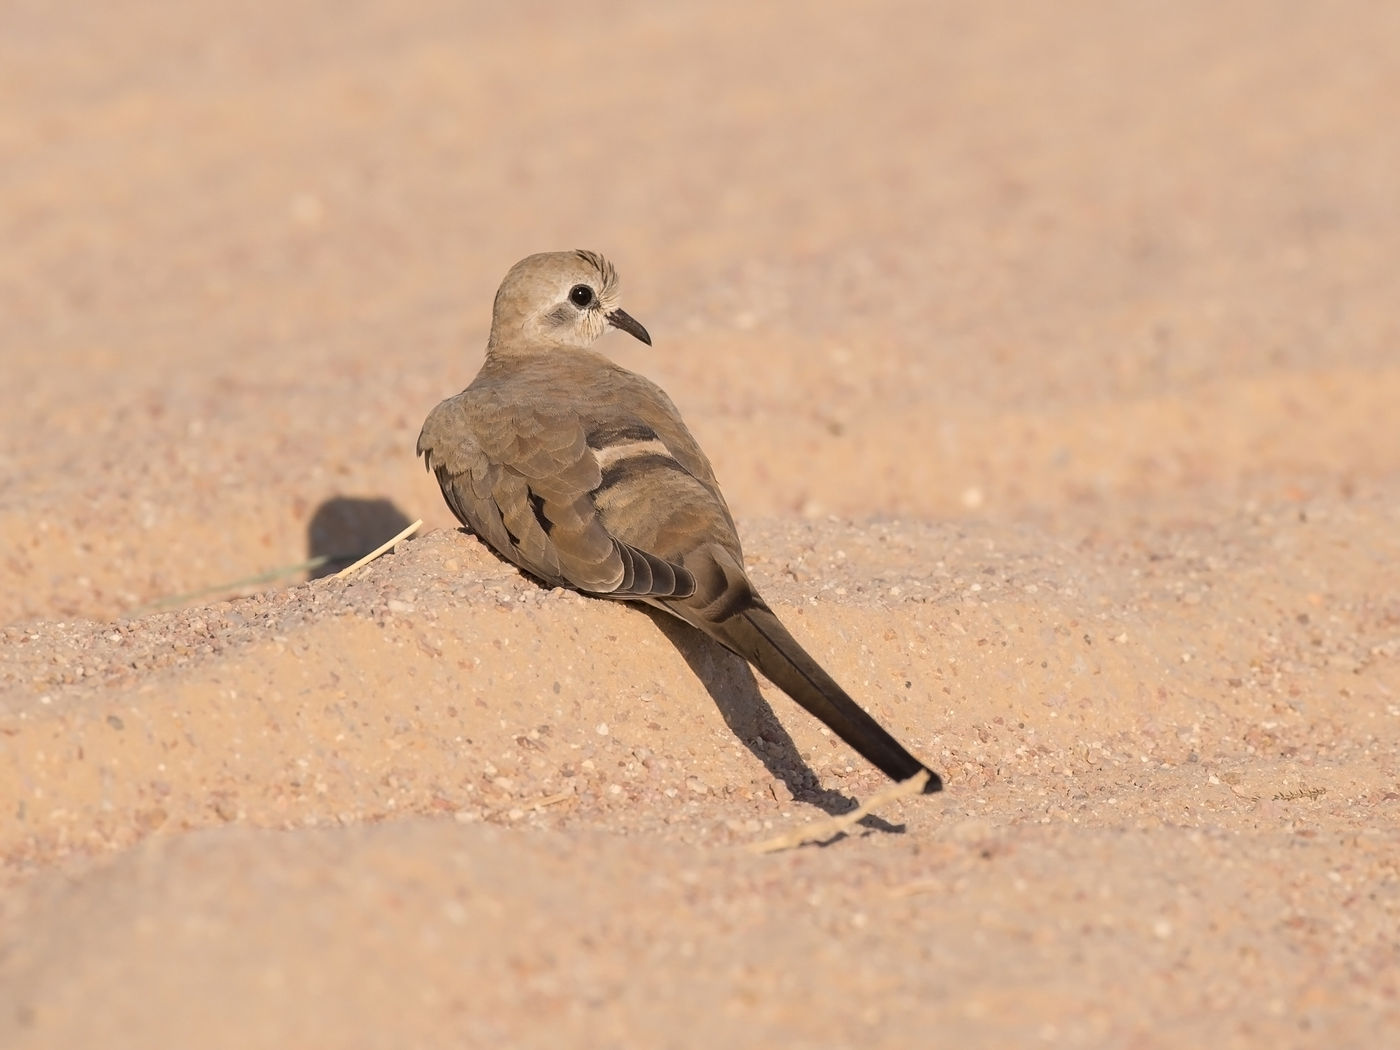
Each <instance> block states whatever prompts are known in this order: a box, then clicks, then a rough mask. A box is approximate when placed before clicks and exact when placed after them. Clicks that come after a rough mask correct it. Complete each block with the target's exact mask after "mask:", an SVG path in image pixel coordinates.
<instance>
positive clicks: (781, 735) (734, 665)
mask: <svg viewBox="0 0 1400 1050" xmlns="http://www.w3.org/2000/svg"><path fill="white" fill-rule="evenodd" d="M457 531H458V532H460V533H461V534H462V535H463V536H470V537H472V538H473V539H476V538H477V537H476V534H475V533H474V532H472V531H471V530H470V529H468V528H459V529H458V530H457ZM482 546H483V547H485V548H486V549H487V550H488V551H490V552H491V554H492V555H494V556H495V557H496V559H497V560H498V561H500V562H501V563H502V564H504V565H510V566H511V567H512V568H515V569H517V571H521V575H523V576H524V577H525V579H527V580H529V581H530V582H531V583H533V584H535V585H536V586H537V587H539V588H541V589H542V590H549V589H550V586H551V585H550V584H548V583H546V582H544V581H543V580H540V579H538V578H537V577H535V576H533V575H531V574H530V573H528V572H524V571H522V570H519V567H518V566H515V565H514V564H513V563H512V562H511V561H510V560H509V559H508V558H506V557H504V556H502V555H501V553H500V552H499V551H497V550H496V549H495V548H493V547H492V546H491V545H490V544H488V543H484V542H483V543H482ZM627 604H628V605H632V606H633V608H635V609H637V610H638V611H640V612H643V613H645V614H646V615H647V616H650V617H651V620H652V622H653V623H654V624H656V627H657V629H658V630H659V631H660V632H661V633H662V634H664V635H665V636H666V639H667V641H669V642H670V643H671V644H672V645H674V646H675V647H676V652H678V653H680V654H681V658H682V659H683V660H685V662H686V664H687V665H688V666H689V667H690V669H691V670H692V671H693V672H695V677H696V678H698V679H700V683H701V684H702V685H703V686H704V687H705V691H706V692H708V693H709V694H710V698H711V699H712V700H714V702H715V706H716V707H717V708H719V713H720V717H721V718H723V719H724V724H725V725H727V726H728V727H729V729H730V731H731V732H732V733H733V734H734V735H735V736H736V737H738V739H739V742H740V743H742V744H743V745H744V746H745V747H746V748H748V749H749V751H750V752H751V753H752V754H753V756H754V757H755V758H757V759H758V760H759V761H760V762H762V763H763V767H764V768H765V769H766V770H768V773H769V775H770V776H772V777H773V778H774V779H776V780H780V781H782V783H783V785H784V786H785V787H786V788H787V789H788V791H789V792H790V793H791V794H792V797H793V798H794V799H796V800H797V801H799V802H805V803H808V804H810V805H813V806H816V807H817V808H818V809H820V810H822V811H823V812H824V813H826V814H828V815H830V816H833V817H838V816H840V815H841V814H843V813H849V812H850V811H851V810H853V809H855V808H856V807H857V806H858V805H859V803H858V802H857V801H856V800H855V799H853V798H851V797H850V796H849V795H843V794H842V793H841V792H839V791H833V790H831V789H830V788H824V787H822V786H821V783H820V781H819V780H818V779H817V775H816V773H814V772H813V771H812V768H811V767H810V766H809V765H807V763H806V761H805V760H804V759H803V758H802V755H801V753H800V752H799V751H798V750H797V744H795V743H794V742H793V739H792V737H791V736H789V735H788V731H787V730H786V729H784V728H783V724H782V723H781V722H779V721H778V716H777V715H776V714H775V713H774V711H773V707H772V705H770V704H769V703H768V701H767V700H765V699H764V698H763V694H762V693H761V692H759V689H758V680H757V679H756V678H754V675H753V669H752V668H751V667H750V666H749V663H748V661H747V660H745V659H744V658H743V657H741V656H736V655H735V654H733V653H731V652H730V651H729V650H728V649H726V648H725V647H724V646H722V645H720V644H719V643H718V642H716V641H714V640H713V639H711V638H708V637H706V636H705V635H703V634H701V633H700V632H699V631H697V630H696V629H695V628H694V627H691V626H690V625H689V624H687V623H684V622H682V621H681V620H678V619H676V618H675V617H674V616H671V615H670V614H669V613H665V612H662V611H661V610H660V609H655V608H652V607H651V606H649V605H642V604H640V603H635V604H634V603H632V602H628V603H627ZM857 823H858V824H860V825H861V826H862V827H864V828H868V829H870V830H871V831H882V832H886V833H889V834H896V835H902V834H904V830H905V829H904V825H903V824H891V823H890V822H889V821H887V820H884V819H883V818H881V817H878V816H876V815H875V814H873V813H869V814H866V815H865V816H863V817H861V818H860V820H859V821H857ZM844 837H845V836H844V835H838V836H836V838H834V839H832V840H831V841H830V842H825V843H821V845H830V844H831V843H833V842H836V841H839V839H841V838H844Z"/></svg>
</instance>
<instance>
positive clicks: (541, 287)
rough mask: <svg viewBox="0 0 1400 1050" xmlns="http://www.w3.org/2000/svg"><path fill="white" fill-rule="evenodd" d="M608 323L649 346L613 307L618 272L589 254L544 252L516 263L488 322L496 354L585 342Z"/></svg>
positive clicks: (647, 339)
mask: <svg viewBox="0 0 1400 1050" xmlns="http://www.w3.org/2000/svg"><path fill="white" fill-rule="evenodd" d="M609 325H611V326H612V327H614V328H620V329H621V330H622V331H624V332H627V333H629V334H631V335H634V336H636V337H637V338H638V339H640V340H641V341H642V342H644V343H647V344H648V345H650V343H651V337H650V336H649V335H648V334H647V331H646V329H645V328H643V327H642V326H641V325H640V324H638V323H637V322H636V321H635V320H633V319H632V318H631V317H630V316H629V315H628V314H627V313H626V312H625V311H624V310H623V309H622V308H621V307H620V306H619V305H618V280H617V271H616V270H615V269H614V268H613V266H612V264H611V263H609V262H608V261H607V260H606V259H604V258H603V257H602V256H601V255H598V254H596V253H594V252H584V251H579V252H549V253H544V254H540V255H531V256H529V257H528V258H525V259H522V260H521V261H520V262H518V263H516V264H515V265H514V266H513V267H511V270H510V272H509V273H508V274H506V278H505V280H504V281H502V282H501V287H500V290H499V291H498V292H497V293H496V305H495V310H494V313H493V316H492V323H491V346H492V348H493V349H494V350H496V351H497V352H510V351H511V350H520V349H540V348H547V347H577V348H583V347H587V346H590V345H591V344H592V343H593V342H594V340H596V339H597V338H598V337H599V336H600V335H602V334H603V331H604V330H605V329H606V328H607V327H608V326H609Z"/></svg>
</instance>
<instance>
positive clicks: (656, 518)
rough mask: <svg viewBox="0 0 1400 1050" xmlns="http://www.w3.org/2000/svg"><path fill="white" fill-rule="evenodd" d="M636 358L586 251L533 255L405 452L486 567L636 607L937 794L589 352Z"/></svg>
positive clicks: (596, 259) (672, 432)
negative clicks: (426, 473)
mask: <svg viewBox="0 0 1400 1050" xmlns="http://www.w3.org/2000/svg"><path fill="white" fill-rule="evenodd" d="M609 328H615V329H618V330H620V331H623V332H626V333H628V334H629V335H632V336H635V337H636V338H637V339H640V340H641V341H642V342H643V343H645V344H647V345H648V346H650V345H651V336H650V335H649V334H648V333H647V330H646V329H645V328H644V327H642V325H641V324H640V323H638V322H637V321H636V320H635V319H633V318H632V316H631V315H629V314H628V313H627V312H626V311H625V310H623V309H622V307H621V306H620V305H619V281H618V274H617V270H616V268H615V267H614V266H613V265H612V263H610V262H609V261H608V260H607V259H605V258H604V257H603V256H601V255H599V254H598V253H596V252H592V251H582V250H580V251H572V252H548V253H541V254H538V255H531V256H528V257H527V258H525V259H522V260H521V261H520V262H518V263H516V264H515V265H514V266H513V267H511V269H510V271H509V272H508V273H507V274H506V276H505V280H503V281H502V282H501V286H500V289H499V290H498V291H497V292H496V299H495V304H494V308H493V310H492V316H491V334H490V337H489V339H488V341H487V344H486V355H485V360H484V361H483V363H482V366H481V370H480V371H479V372H478V373H477V376H476V378H475V379H473V380H472V382H471V385H470V386H468V387H467V388H466V389H465V390H463V391H462V392H461V393H460V394H457V395H456V396H454V397H449V398H447V399H446V400H445V401H443V402H442V403H441V404H439V405H438V406H437V407H436V408H434V409H433V410H432V412H430V413H429V415H428V418H427V420H426V421H425V422H424V424H423V430H422V433H421V434H420V435H419V437H418V454H419V455H421V456H422V457H423V460H424V463H425V465H426V466H427V468H428V469H429V470H431V471H432V472H433V473H434V474H435V475H436V476H437V481H438V484H439V486H440V487H441V489H442V494H443V496H444V498H445V499H446V501H447V505H448V506H449V507H450V508H451V510H452V512H453V513H454V514H455V515H456V516H457V519H458V520H459V521H461V522H462V524H464V525H465V526H467V528H468V529H470V530H471V532H473V533H474V534H475V535H476V536H477V537H479V538H480V539H481V540H482V541H484V542H485V543H486V544H487V545H488V546H490V547H491V548H492V549H493V550H494V551H495V552H496V553H497V554H499V555H500V556H501V557H503V558H505V559H507V560H508V561H510V562H513V563H514V564H515V565H516V566H518V567H519V568H521V569H523V570H524V571H525V572H526V573H528V574H529V575H531V576H533V577H535V578H537V579H539V580H541V581H543V582H544V583H547V584H550V585H551V586H556V587H568V588H572V589H574V590H577V591H580V592H582V593H584V594H587V595H593V596H596V597H600V598H612V599H618V600H625V601H634V602H644V603H646V604H648V605H651V606H654V607H655V608H657V609H660V610H662V611H664V612H666V613H669V614H670V615H672V616H674V617H677V618H678V619H680V620H682V621H684V622H685V623H687V624H689V625H690V626H692V627H694V628H695V629H697V630H699V631H701V632H703V633H704V634H706V635H708V636H709V637H710V638H713V639H714V640H715V641H716V642H718V643H719V644H720V645H722V646H724V647H725V648H726V649H728V650H729V651H731V652H733V653H736V654H738V655H739V656H741V657H743V658H744V659H745V660H747V661H748V662H749V663H751V664H752V665H753V666H754V667H756V668H757V669H758V670H759V671H760V672H761V673H762V674H763V675H764V676H765V677H766V678H767V679H768V680H769V681H771V682H772V683H773V684H774V685H776V686H778V687H779V688H780V689H782V690H783V691H784V692H785V693H787V694H788V696H790V697H791V698H792V699H793V700H795V701H796V702H797V703H798V704H800V705H801V706H802V707H803V708H805V709H806V710H807V711H808V712H809V713H811V714H812V715H814V716H815V717H816V718H818V719H820V720H821V722H823V723H824V724H825V725H826V726H827V727H828V728H829V729H830V730H831V731H832V732H833V733H835V734H836V735H837V736H838V737H840V738H841V739H842V740H843V741H845V742H846V743H847V744H848V745H850V747H852V748H853V749H854V750H855V751H857V752H858V753H859V754H860V755H862V756H863V757H864V758H865V759H866V760H867V761H868V762H870V763H871V764H872V765H874V766H875V767H876V768H877V769H879V770H880V771H881V772H883V773H884V774H885V775H886V776H888V777H890V778H891V779H893V780H897V781H905V780H908V779H909V778H911V777H914V776H918V775H920V774H927V779H926V781H925V782H924V786H923V791H924V792H925V793H929V792H933V791H938V790H940V789H941V788H942V781H941V779H940V778H939V776H938V775H937V774H936V773H934V772H933V771H932V770H929V769H928V768H927V767H926V766H925V765H924V764H923V763H922V762H920V761H919V760H918V759H917V758H915V757H914V756H913V755H912V754H910V753H909V751H908V750H906V749H905V748H904V746H903V745H902V744H900V743H899V742H898V741H897V740H896V739H895V738H894V737H893V736H891V735H890V733H889V732H887V731H886V730H885V729H884V728H883V727H882V726H881V725H880V723H879V722H878V721H876V720H875V718H873V717H872V716H871V715H870V714H869V713H868V712H866V711H865V709H864V708H862V707H861V706H860V705H859V704H858V703H857V702H856V701H855V700H853V699H852V698H851V697H850V695H849V694H847V692H846V691H845V690H844V689H842V688H841V686H840V685H838V684H837V683H836V681H835V680H834V679H833V678H832V677H831V676H830V675H829V674H827V672H826V671H825V670H823V668H822V667H821V665H820V664H819V663H818V662H817V661H816V660H815V659H814V658H813V657H812V656H811V655H810V654H808V652H807V651H806V650H805V649H803V647H802V646H801V645H800V644H798V642H797V640H796V639H795V638H794V637H793V636H792V634H791V633H790V632H789V631H788V629H787V628H786V627H785V626H784V625H783V623H782V621H781V620H779V619H778V617H777V615H776V614H775V613H774V612H773V610H772V609H771V608H770V607H769V606H768V604H767V603H766V602H765V601H764V600H763V598H762V597H761V596H760V595H759V593H758V591H757V590H756V589H755V588H754V585H753V583H752V582H751V581H750V580H749V577H748V574H747V573H746V572H745V569H744V556H743V551H742V549H741V546H740V542H739V534H738V531H737V530H736V528H735V526H734V519H733V517H732V516H731V514H730V511H729V507H728V505H727V504H726V502H725V499H724V495H723V494H722V493H721V492H720V488H719V484H718V482H717V481H716V480H715V474H714V471H713V469H712V468H711V466H710V461H709V460H708V459H707V458H706V456H705V453H704V452H703V451H702V450H701V449H700V446H699V445H698V444H697V443H696V440H695V438H694V437H693V436H692V435H691V433H690V430H689V429H688V428H687V427H686V425H685V423H684V421H683V420H682V419H681V415H680V413H679V412H678V411H677V410H676V406H675V405H674V404H673V403H672V401H671V399H670V398H669V397H667V395H666V394H665V393H664V392H663V391H662V390H661V388H660V387H658V386H657V385H656V384H655V383H653V382H651V381H650V380H649V379H646V378H644V377H643V376H641V375H638V374H637V373H635V372H632V371H629V370H628V369H625V368H622V367H621V366H619V365H617V364H616V363H614V362H613V361H611V360H609V359H608V358H607V357H605V356H603V355H602V354H600V353H598V352H596V351H594V350H592V349H591V347H592V345H593V343H594V342H595V341H596V340H597V339H598V337H599V336H601V335H602V334H603V333H604V332H605V331H607V330H608V329H609Z"/></svg>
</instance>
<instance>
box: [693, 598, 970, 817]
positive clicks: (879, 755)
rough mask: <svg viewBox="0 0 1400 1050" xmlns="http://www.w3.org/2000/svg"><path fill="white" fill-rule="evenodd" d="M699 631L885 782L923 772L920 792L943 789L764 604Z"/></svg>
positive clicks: (708, 625) (907, 777) (936, 779)
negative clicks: (799, 707)
mask: <svg viewBox="0 0 1400 1050" xmlns="http://www.w3.org/2000/svg"><path fill="white" fill-rule="evenodd" d="M692 622H694V621H692ZM696 626H702V625H701V624H698V623H697V624H696ZM702 629H703V630H705V631H706V633H708V634H710V635H711V636H713V637H714V639H715V640H716V641H718V642H719V643H720V644H722V645H723V646H724V647H725V648H727V649H729V650H731V651H733V652H735V653H737V654H738V655H740V656H742V657H743V658H744V659H745V660H748V661H749V662H750V663H751V664H753V665H754V666H755V667H757V668H758V669H759V670H760V671H762V672H763V674H764V676H765V677H766V678H767V679H768V680H769V681H770V682H772V683H773V684H774V685H776V686H777V687H778V688H780V689H781V690H782V691H783V692H785V693H787V695H788V696H790V697H792V698H793V699H794V700H796V701H797V702H798V703H799V704H801V705H802V706H803V707H805V708H806V709H807V710H808V711H809V712H811V713H812V714H813V715H815V716H816V717H817V718H819V719H821V720H822V722H823V723H825V724H826V725H827V727H828V728H830V729H831V731H832V732H833V733H835V734H836V735H837V736H839V737H840V738H841V739H842V740H844V741H845V742H846V743H848V744H850V745H851V747H853V748H855V750H856V751H858V752H860V754H861V755H863V756H864V757H865V758H866V760H867V761H869V762H870V763H871V765H873V766H875V767H876V768H877V769H879V770H880V772H882V773H884V774H885V775H886V776H887V777H889V778H890V779H892V780H907V779H909V778H910V777H912V776H913V775H914V774H916V773H918V772H920V771H922V770H926V771H927V772H928V775H929V778H928V783H927V784H926V785H925V787H924V794H929V793H930V792H934V791H941V790H942V789H943V781H942V779H941V778H940V777H939V776H938V774H937V773H935V772H933V770H931V769H929V768H928V767H927V766H925V765H924V764H923V763H922V762H920V761H919V760H918V759H917V758H915V757H914V756H913V755H911V754H910V753H909V752H908V751H906V750H905V749H904V747H903V745H901V744H900V743H899V741H897V740H896V739H895V738H894V737H892V736H890V734H889V733H888V732H886V731H885V729H884V727H883V726H881V725H880V723H879V722H877V721H875V719H874V718H872V717H871V716H870V715H869V714H867V713H866V711H865V709H864V708H862V707H861V706H860V705H859V704H858V703H856V702H855V701H854V700H852V699H851V697H850V696H849V695H848V694H847V693H846V691H845V690H844V689H842V688H841V687H840V686H839V685H837V684H836V681H835V680H834V679H833V678H832V677H831V675H829V674H827V673H826V672H825V671H824V670H822V668H821V665H820V664H818V663H817V662H816V661H815V660H813V659H812V658H811V656H809V655H808V654H807V651H806V650H805V649H803V648H802V646H800V645H799V644H797V639H795V638H793V636H792V635H791V634H789V633H788V629H787V628H786V627H784V626H783V623H782V621H781V620H779V619H778V618H777V616H775V615H774V614H773V611H772V610H771V609H769V608H768V607H767V606H766V605H763V604H759V605H755V606H752V607H750V608H748V609H746V610H745V611H743V612H741V613H737V614H735V615H733V616H730V617H728V618H727V619H725V620H722V621H720V622H719V623H705V624H704V625H703V626H702Z"/></svg>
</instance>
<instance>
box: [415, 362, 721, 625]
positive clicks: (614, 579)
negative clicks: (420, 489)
mask: <svg viewBox="0 0 1400 1050" xmlns="http://www.w3.org/2000/svg"><path fill="white" fill-rule="evenodd" d="M624 437H625V435H624ZM418 452H419V454H420V455H422V456H424V458H425V460H426V462H427V465H428V467H429V469H431V470H433V471H434V472H435V473H436V475H437V479H438V484H439V485H440V486H441V488H442V492H443V496H444V497H445V498H446V500H447V503H448V506H450V507H451V508H452V511H453V513H455V514H456V515H457V518H458V519H459V520H460V521H462V522H463V523H464V524H465V525H467V526H468V527H470V528H471V529H472V530H473V531H474V532H476V533H477V535H479V536H480V537H481V538H482V539H483V540H485V541H486V542H487V543H488V544H489V545H490V546H491V547H493V548H494V549H495V550H496V551H497V552H498V553H500V554H502V555H504V556H505V557H507V558H509V559H510V560H511V561H514V562H515V563H516V564H517V565H519V566H521V568H524V569H526V570H527V571H529V572H531V573H533V574H535V575H536V576H539V577H540V578H541V579H543V580H545V581H547V582H549V583H553V584H556V585H562V586H569V587H574V588H577V589H578V590H581V591H586V592H588V593H590V594H600V595H607V596H609V597H614V598H658V599H660V598H673V597H685V596H687V595H689V594H691V593H692V592H693V591H694V590H695V581H694V579H693V577H691V575H690V573H689V572H688V571H687V570H686V569H684V568H683V567H682V566H680V565H679V564H676V563H673V562H671V561H668V560H667V559H666V558H664V557H661V556H658V555H656V554H653V553H650V552H649V551H647V550H645V549H643V548H642V547H639V546H636V545H635V544H633V543H630V542H628V541H627V540H626V539H624V538H620V537H618V536H616V535H614V534H613V533H612V532H611V531H610V530H609V529H608V527H607V524H606V522H605V521H604V518H603V516H602V514H601V513H600V512H599V508H598V506H597V504H596V502H595V494H596V493H597V492H598V491H599V489H600V488H602V487H603V484H604V464H603V463H600V458H599V450H598V449H597V448H595V447H594V446H593V445H590V444H589V438H588V430H587V429H586V427H585V425H584V422H583V420H582V419H581V418H579V417H578V416H574V415H563V414H560V413H559V412H558V411H557V409H549V410H544V409H536V408H531V407H530V406H529V405H528V403H526V402H522V401H516V400H513V399H509V398H504V397H500V396H492V395H491V394H486V395H483V396H475V397H474V396H472V391H471V390H470V389H468V390H467V391H465V392H463V394H460V395H458V396H457V397H456V398H449V399H448V400H447V401H444V402H443V403H442V404H441V405H439V406H438V407H437V408H436V409H434V410H433V412H432V413H431V414H430V415H429V416H428V419H427V422H426V423H424V425H423V431H422V433H421V434H420V435H419V438H418Z"/></svg>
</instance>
